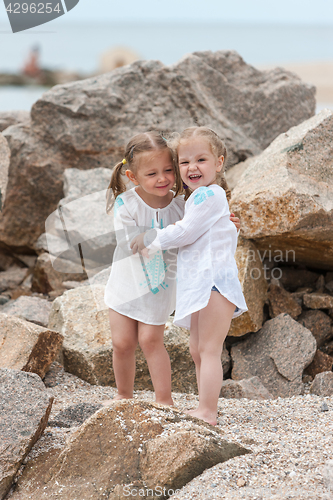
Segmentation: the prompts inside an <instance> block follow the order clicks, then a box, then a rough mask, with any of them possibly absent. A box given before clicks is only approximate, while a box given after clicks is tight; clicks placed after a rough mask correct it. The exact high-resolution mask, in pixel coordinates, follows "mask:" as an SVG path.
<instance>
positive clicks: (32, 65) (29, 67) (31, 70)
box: [22, 45, 41, 78]
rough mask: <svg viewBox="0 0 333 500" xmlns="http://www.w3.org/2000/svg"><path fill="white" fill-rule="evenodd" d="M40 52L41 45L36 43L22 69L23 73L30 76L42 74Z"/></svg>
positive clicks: (34, 76) (36, 76) (35, 76)
mask: <svg viewBox="0 0 333 500" xmlns="http://www.w3.org/2000/svg"><path fill="white" fill-rule="evenodd" d="M39 54H40V49H39V46H38V45H35V46H34V47H32V49H31V50H30V53H29V55H28V58H27V60H26V62H25V63H24V66H23V69H22V73H23V75H25V76H28V77H30V78H38V77H39V76H40V75H41V69H40V66H39Z"/></svg>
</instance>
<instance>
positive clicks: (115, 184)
mask: <svg viewBox="0 0 333 500" xmlns="http://www.w3.org/2000/svg"><path fill="white" fill-rule="evenodd" d="M123 166H124V162H123V161H120V162H119V163H117V165H116V166H115V167H114V169H113V172H112V176H111V181H110V184H109V187H108V189H107V192H106V213H107V214H110V213H111V210H112V208H113V205H114V202H115V201H116V198H117V196H119V195H120V194H122V193H124V192H125V191H126V186H125V183H124V181H123V180H122V175H123V173H122V168H123Z"/></svg>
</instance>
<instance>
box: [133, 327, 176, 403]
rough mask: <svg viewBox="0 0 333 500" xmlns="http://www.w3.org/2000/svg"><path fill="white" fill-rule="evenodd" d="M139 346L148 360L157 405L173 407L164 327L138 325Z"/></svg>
mask: <svg viewBox="0 0 333 500" xmlns="http://www.w3.org/2000/svg"><path fill="white" fill-rule="evenodd" d="M138 333H139V344H140V347H141V349H142V351H143V354H144V356H145V358H146V360H147V364H148V368H149V373H150V376H151V381H152V383H153V386H154V390H155V399H156V402H157V403H161V404H164V405H173V400H172V397H171V363H170V358H169V355H168V353H167V350H166V348H165V346H164V342H163V341H164V325H146V324H145V323H140V322H139V323H138Z"/></svg>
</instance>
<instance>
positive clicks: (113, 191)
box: [106, 131, 182, 213]
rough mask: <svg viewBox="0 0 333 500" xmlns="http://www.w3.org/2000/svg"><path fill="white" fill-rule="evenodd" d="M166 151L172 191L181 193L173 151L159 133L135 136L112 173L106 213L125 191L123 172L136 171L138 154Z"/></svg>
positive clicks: (180, 182) (153, 132)
mask: <svg viewBox="0 0 333 500" xmlns="http://www.w3.org/2000/svg"><path fill="white" fill-rule="evenodd" d="M164 150H166V151H168V152H169V153H170V158H171V160H172V164H173V167H174V171H175V185H174V186H173V191H174V193H175V196H177V195H178V194H179V193H180V192H181V191H182V180H181V178H180V174H179V168H178V163H177V161H176V156H175V153H174V150H173V149H172V148H171V147H170V146H169V145H168V143H167V141H166V139H164V137H162V135H161V134H160V133H159V132H156V131H152V132H144V133H142V134H136V135H135V136H134V137H132V139H131V140H130V141H129V143H128V144H127V146H126V149H125V156H124V160H122V161H120V162H119V163H117V164H116V165H115V167H114V169H113V171H112V176H111V182H110V184H109V187H108V190H107V195H106V198H107V203H106V211H107V213H109V212H110V211H111V209H112V206H113V203H114V201H115V199H116V198H117V196H119V195H120V194H122V193H124V192H125V191H126V185H125V183H124V181H123V175H124V173H125V170H131V171H132V172H133V173H135V172H136V170H137V163H136V159H137V156H138V155H139V154H140V153H145V152H147V151H164Z"/></svg>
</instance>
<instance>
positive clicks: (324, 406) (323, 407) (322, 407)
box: [320, 401, 328, 411]
mask: <svg viewBox="0 0 333 500" xmlns="http://www.w3.org/2000/svg"><path fill="white" fill-rule="evenodd" d="M320 411H328V406H327V404H326V402H325V401H324V402H323V403H322V404H321V407H320Z"/></svg>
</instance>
